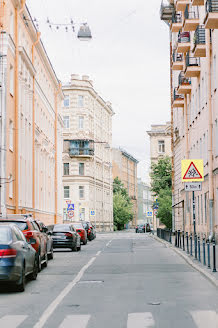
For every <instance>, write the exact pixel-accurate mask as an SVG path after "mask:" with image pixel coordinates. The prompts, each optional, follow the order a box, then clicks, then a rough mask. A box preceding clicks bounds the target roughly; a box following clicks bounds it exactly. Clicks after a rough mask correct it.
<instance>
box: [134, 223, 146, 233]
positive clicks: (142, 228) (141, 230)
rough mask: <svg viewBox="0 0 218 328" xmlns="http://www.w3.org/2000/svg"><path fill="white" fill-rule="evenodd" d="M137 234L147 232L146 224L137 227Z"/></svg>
mask: <svg viewBox="0 0 218 328" xmlns="http://www.w3.org/2000/svg"><path fill="white" fill-rule="evenodd" d="M136 232H137V233H144V232H145V225H144V224H139V225H138V226H137V231H136Z"/></svg>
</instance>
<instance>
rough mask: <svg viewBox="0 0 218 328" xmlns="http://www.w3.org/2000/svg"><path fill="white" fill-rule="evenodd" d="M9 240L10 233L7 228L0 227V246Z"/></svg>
mask: <svg viewBox="0 0 218 328" xmlns="http://www.w3.org/2000/svg"><path fill="white" fill-rule="evenodd" d="M10 240H11V233H10V229H9V228H8V227H1V226H0V244H4V243H8V242H9V241H10Z"/></svg>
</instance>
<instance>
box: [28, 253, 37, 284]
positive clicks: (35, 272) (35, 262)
mask: <svg viewBox="0 0 218 328" xmlns="http://www.w3.org/2000/svg"><path fill="white" fill-rule="evenodd" d="M37 275H38V259H37V256H35V260H34V266H33V272H32V273H31V274H30V276H29V277H30V279H31V280H36V278H37Z"/></svg>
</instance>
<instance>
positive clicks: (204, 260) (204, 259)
mask: <svg viewBox="0 0 218 328" xmlns="http://www.w3.org/2000/svg"><path fill="white" fill-rule="evenodd" d="M203 263H204V265H206V253H205V238H203Z"/></svg>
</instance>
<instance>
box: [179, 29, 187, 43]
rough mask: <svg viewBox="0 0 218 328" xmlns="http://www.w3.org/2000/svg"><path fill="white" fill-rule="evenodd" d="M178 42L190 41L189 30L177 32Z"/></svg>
mask: <svg viewBox="0 0 218 328" xmlns="http://www.w3.org/2000/svg"><path fill="white" fill-rule="evenodd" d="M178 42H179V43H188V42H190V33H189V32H179V35H178Z"/></svg>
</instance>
